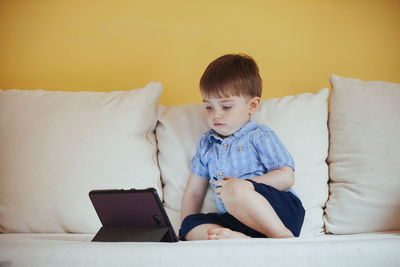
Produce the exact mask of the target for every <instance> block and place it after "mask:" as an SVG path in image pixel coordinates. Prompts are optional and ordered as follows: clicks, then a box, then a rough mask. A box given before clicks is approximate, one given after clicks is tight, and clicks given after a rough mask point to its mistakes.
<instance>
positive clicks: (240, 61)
mask: <svg viewBox="0 0 400 267" xmlns="http://www.w3.org/2000/svg"><path fill="white" fill-rule="evenodd" d="M200 91H201V93H202V95H203V96H207V97H208V96H214V97H223V96H247V97H249V98H253V97H261V91H262V80H261V77H260V74H259V70H258V66H257V64H256V62H255V61H254V59H253V58H251V57H250V56H248V55H245V54H228V55H224V56H222V57H219V58H217V59H216V60H214V61H213V62H211V63H210V65H208V67H207V69H206V70H205V71H204V73H203V76H202V77H201V79H200Z"/></svg>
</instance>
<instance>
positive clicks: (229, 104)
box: [203, 96, 260, 138]
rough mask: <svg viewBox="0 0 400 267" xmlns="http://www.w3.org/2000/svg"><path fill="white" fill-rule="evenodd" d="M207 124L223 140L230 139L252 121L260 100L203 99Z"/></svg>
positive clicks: (236, 97) (212, 97)
mask: <svg viewBox="0 0 400 267" xmlns="http://www.w3.org/2000/svg"><path fill="white" fill-rule="evenodd" d="M203 102H204V105H205V109H206V111H205V116H206V121H207V124H208V125H209V126H210V127H211V129H213V130H214V131H216V132H217V133H218V134H219V135H220V136H221V137H222V138H225V137H228V136H229V135H231V134H233V133H234V132H236V131H237V130H239V129H240V128H241V127H242V126H243V125H245V124H246V123H247V122H249V121H250V115H251V114H253V113H254V112H255V111H256V110H257V108H258V105H259V104H260V98H259V97H254V98H253V99H250V98H249V97H245V96H229V97H214V96H207V97H203Z"/></svg>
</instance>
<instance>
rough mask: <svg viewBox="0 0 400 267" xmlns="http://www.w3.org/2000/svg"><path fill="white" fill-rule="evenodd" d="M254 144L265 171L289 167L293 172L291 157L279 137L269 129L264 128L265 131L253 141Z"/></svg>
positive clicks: (293, 165)
mask: <svg viewBox="0 0 400 267" xmlns="http://www.w3.org/2000/svg"><path fill="white" fill-rule="evenodd" d="M254 144H255V147H256V149H257V152H258V154H259V157H260V161H261V163H262V164H263V165H264V167H265V168H266V169H267V172H270V171H273V170H276V169H279V168H282V167H291V168H292V169H293V170H295V164H294V160H293V158H292V156H291V155H290V153H289V151H288V150H287V149H286V147H285V146H284V145H283V144H282V142H281V141H280V139H279V137H278V136H277V135H276V134H275V132H274V131H272V130H271V129H269V128H267V127H266V129H264V130H262V131H260V134H259V135H258V136H257V138H256V140H254Z"/></svg>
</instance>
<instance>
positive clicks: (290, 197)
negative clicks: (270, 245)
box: [179, 54, 305, 240]
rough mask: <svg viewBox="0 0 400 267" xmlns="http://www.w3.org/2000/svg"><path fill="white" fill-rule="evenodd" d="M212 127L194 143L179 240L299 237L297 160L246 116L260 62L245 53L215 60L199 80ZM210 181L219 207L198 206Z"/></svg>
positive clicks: (257, 93)
mask: <svg viewBox="0 0 400 267" xmlns="http://www.w3.org/2000/svg"><path fill="white" fill-rule="evenodd" d="M200 90H201V93H202V96H203V102H204V104H205V118H206V121H207V124H208V125H209V126H210V127H211V129H212V130H211V131H209V132H208V133H206V134H204V135H203V136H202V137H201V139H200V142H199V146H198V149H197V152H196V154H195V156H194V157H193V159H192V161H191V164H190V169H191V175H190V177H189V180H188V182H187V185H186V189H185V192H184V195H183V198H182V211H181V222H182V225H181V229H180V231H179V237H180V239H181V240H199V239H225V238H251V237H270V238H273V237H293V236H299V234H300V230H301V226H302V224H303V220H304V213H305V212H304V208H303V206H302V204H301V201H300V200H299V198H298V197H297V196H296V194H295V193H294V192H293V190H292V189H291V187H292V186H293V184H294V162H293V159H292V157H291V155H290V154H289V152H288V151H287V150H286V148H285V147H284V146H283V145H282V143H281V142H280V140H279V139H278V137H277V136H276V134H275V133H274V132H273V131H272V130H271V129H269V128H268V127H267V126H265V125H259V124H258V123H257V122H256V121H250V117H251V115H252V114H253V113H254V112H256V110H257V108H258V106H259V105H260V101H261V99H260V97H261V90H262V80H261V77H260V75H259V70H258V66H257V64H256V63H255V62H254V60H253V59H252V58H251V57H249V56H247V55H243V54H238V55H235V54H229V55H225V56H222V57H220V58H218V59H216V60H214V61H213V62H211V63H210V65H209V66H208V67H207V69H206V70H205V72H204V74H203V76H202V77H201V80H200ZM208 183H210V184H211V185H212V187H213V188H214V191H215V197H216V202H217V207H218V213H208V214H203V213H200V210H201V206H202V203H203V200H204V196H205V193H206V191H207V188H208Z"/></svg>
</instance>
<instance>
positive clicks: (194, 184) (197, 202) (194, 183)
mask: <svg viewBox="0 0 400 267" xmlns="http://www.w3.org/2000/svg"><path fill="white" fill-rule="evenodd" d="M208 181H209V180H208V179H205V178H203V177H200V176H197V175H195V174H193V173H191V174H190V176H189V180H188V181H187V184H186V188H185V191H184V193H183V197H182V206H181V223H182V221H183V219H185V217H186V216H188V215H191V214H195V213H200V210H201V206H202V204H203V200H204V196H205V194H206V192H207V188H208Z"/></svg>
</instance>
